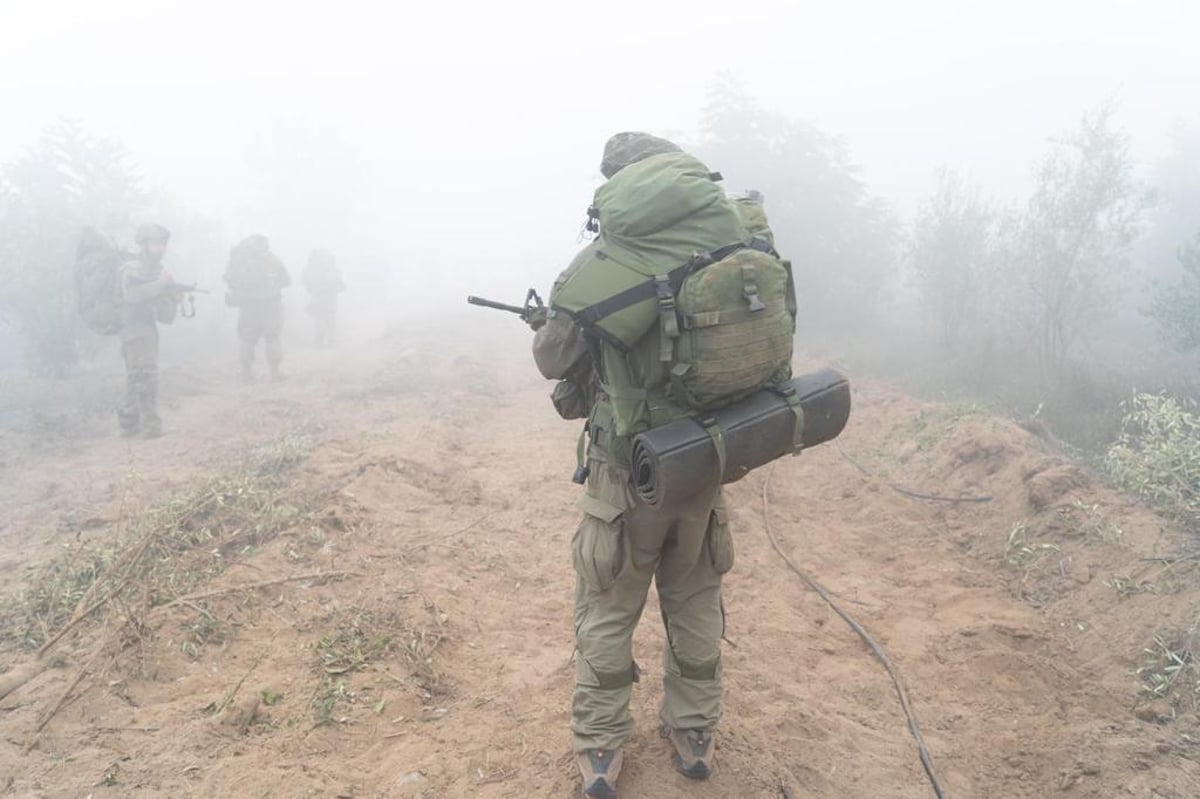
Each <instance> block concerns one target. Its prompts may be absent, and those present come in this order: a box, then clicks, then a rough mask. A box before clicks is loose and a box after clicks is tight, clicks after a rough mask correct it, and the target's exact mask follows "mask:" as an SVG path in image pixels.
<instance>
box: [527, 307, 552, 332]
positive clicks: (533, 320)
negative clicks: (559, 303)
mask: <svg viewBox="0 0 1200 799" xmlns="http://www.w3.org/2000/svg"><path fill="white" fill-rule="evenodd" d="M548 310H549V309H547V308H543V307H539V308H530V309H529V315H528V316H527V317H525V324H527V325H529V329H530V330H533V331H534V332H535V333H536V332H537V331H538V330H541V329H542V327H543V326H544V325H545V324H546V319H547V311H548Z"/></svg>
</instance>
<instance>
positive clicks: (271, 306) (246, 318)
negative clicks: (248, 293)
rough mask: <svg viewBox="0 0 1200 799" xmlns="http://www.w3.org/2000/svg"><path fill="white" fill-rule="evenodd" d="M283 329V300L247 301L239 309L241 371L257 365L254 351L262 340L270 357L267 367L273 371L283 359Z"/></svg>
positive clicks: (246, 370)
mask: <svg viewBox="0 0 1200 799" xmlns="http://www.w3.org/2000/svg"><path fill="white" fill-rule="evenodd" d="M282 330H283V303H282V302H281V301H279V300H248V301H246V302H244V303H243V304H242V305H241V306H240V307H239V308H238V339H239V340H240V341H241V351H240V356H241V362H242V371H243V372H248V371H250V369H251V368H252V367H253V366H254V350H255V349H256V348H257V347H258V342H259V339H261V340H262V342H263V349H264V350H265V354H266V356H267V366H268V367H269V368H270V370H271V373H272V374H274V373H275V372H276V371H277V370H278V369H279V364H280V363H281V362H282V361H283V345H282V344H281V343H280V340H279V334H280V332H281V331H282Z"/></svg>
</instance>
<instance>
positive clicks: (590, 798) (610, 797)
mask: <svg viewBox="0 0 1200 799" xmlns="http://www.w3.org/2000/svg"><path fill="white" fill-rule="evenodd" d="M583 795H584V798H585V799H617V789H616V787H615V786H612V785H609V784H608V782H606V781H605V780H596V781H595V782H593V783H592V784H591V785H589V786H587V787H586V788H584V789H583Z"/></svg>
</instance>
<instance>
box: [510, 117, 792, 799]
mask: <svg viewBox="0 0 1200 799" xmlns="http://www.w3.org/2000/svg"><path fill="white" fill-rule="evenodd" d="M601 172H602V173H603V175H604V177H605V178H607V179H608V180H607V182H606V183H605V184H604V185H603V186H601V187H600V188H599V189H598V190H597V191H596V194H595V199H594V203H593V206H592V208H591V209H589V223H588V228H589V230H591V231H592V232H594V233H596V234H597V236H596V238H595V240H594V241H593V242H592V243H591V244H589V245H588V246H587V247H585V248H584V250H583V251H582V252H580V253H579V255H578V256H576V258H575V260H574V261H573V262H572V263H571V265H570V266H569V267H568V268H567V270H566V271H564V272H563V273H562V274H561V275H560V276H559V278H558V280H557V281H556V282H555V285H554V289H553V291H552V293H551V295H550V302H549V308H548V309H547V310H540V309H539V311H540V312H537V313H533V314H531V316H530V319H529V320H528V321H529V322H530V324H531V326H532V327H533V328H534V329H535V330H536V331H537V335H536V338H535V342H534V348H533V349H534V358H535V360H536V362H537V365H538V368H539V369H540V371H541V372H542V374H543V375H545V376H546V377H547V378H550V379H555V380H559V381H560V382H559V384H558V385H557V387H556V388H555V391H554V395H553V398H554V403H555V407H556V409H557V410H558V411H559V413H560V415H562V416H563V417H564V418H585V419H586V420H587V421H586V427H585V428H584V438H581V441H580V447H579V451H580V463H579V469H578V471H577V473H576V480H577V482H586V493H585V495H584V496H583V497H582V498H581V499H580V501H579V506H580V509H581V510H582V511H583V518H582V521H581V522H580V524H579V527H578V529H577V530H576V532H575V534H574V537H573V539H572V542H571V549H572V558H573V561H574V566H575V571H576V590H575V629H576V649H577V661H576V687H575V697H574V701H573V706H572V711H571V730H572V733H573V748H574V750H575V752H576V755H577V762H578V765H579V769H580V772H581V775H582V777H583V794H584V796H586V797H592V798H593V799H610V798H611V797H615V796H616V795H617V788H616V781H617V776H618V774H619V772H620V769H621V764H622V759H623V755H622V746H623V745H624V744H625V742H626V740H627V739H628V737H629V735H630V733H631V731H632V729H633V719H632V717H631V715H630V711H629V702H630V696H631V692H632V686H633V683H634V682H635V681H637V679H638V674H639V671H638V667H637V665H636V664H635V663H634V661H633V654H632V641H633V632H634V628H635V627H636V626H637V622H638V620H639V618H640V616H641V613H642V609H643V607H644V605H645V602H646V595H647V592H648V590H649V587H650V582H651V580H654V581H655V582H656V585H657V589H658V595H659V601H660V604H661V608H662V616H663V622H664V625H665V627H666V633H667V647H666V651H665V653H664V654H665V657H664V664H663V698H662V704H661V711H660V721H661V723H662V733H663V735H664V737H666V738H667V739H668V740H669V741H670V743H671V745H672V747H673V758H674V764H675V766H676V768H677V769H678V770H679V771H680V772H681V773H682V774H684V776H686V777H689V778H693V779H705V778H707V777H708V776H709V774H710V773H711V770H712V767H713V753H714V746H715V743H714V730H715V728H716V726H717V722H718V719H719V717H720V703H721V652H720V641H721V636H722V634H723V632H724V612H723V606H722V600H721V579H722V575H723V574H725V573H726V572H727V571H728V570H729V569H730V568H731V567H732V565H733V541H732V537H731V535H730V530H729V526H728V518H727V514H726V509H725V503H724V499H723V495H722V492H721V489H720V488H719V487H714V488H711V489H706V490H703V491H700V492H699V493H697V494H695V495H693V496H690V497H688V498H687V499H686V500H682V501H680V502H677V503H675V504H674V505H671V506H669V507H659V508H655V507H650V506H649V505H647V504H645V503H644V502H643V501H642V500H641V499H640V498H639V496H638V494H637V493H636V492H635V491H634V488H633V486H632V485H631V479H630V478H631V474H630V470H631V453H632V445H633V439H634V437H635V436H636V435H638V434H639V433H643V432H645V431H648V430H651V429H655V428H658V427H660V426H662V425H665V424H667V423H670V422H673V421H676V420H678V419H682V418H687V417H692V418H698V419H707V418H708V417H707V416H706V413H707V412H710V411H713V410H717V409H720V408H723V407H727V406H729V405H731V404H733V403H736V402H738V401H739V400H741V399H743V398H745V397H747V396H749V395H751V394H753V393H755V392H758V391H760V390H762V389H763V388H769V387H777V386H783V385H784V384H785V383H787V381H788V380H789V379H790V378H791V360H792V340H793V335H794V330H795V297H794V290H793V286H792V280H791V274H790V267H789V266H788V265H787V263H786V262H785V261H783V260H781V259H780V258H779V256H778V254H777V253H776V252H775V250H774V247H773V245H772V243H771V241H770V238H769V228H768V227H767V226H766V219H765V215H762V210H761V205H760V204H757V203H756V202H755V200H756V199H757V198H754V197H750V198H748V199H747V200H743V201H741V202H735V201H733V200H731V199H729V198H728V197H726V195H725V193H724V192H723V191H722V190H721V189H720V187H719V186H718V185H717V182H716V181H717V180H719V179H720V176H719V175H716V174H715V173H710V172H709V170H708V168H707V167H706V166H705V165H704V164H702V163H701V162H700V161H699V160H697V159H695V158H693V157H692V156H690V155H688V154H686V153H684V152H682V151H681V150H680V149H679V147H677V146H676V145H674V144H673V143H671V142H669V141H666V140H664V139H659V138H656V137H654V136H650V135H648V134H644V133H621V134H617V135H616V136H614V137H612V138H611V139H610V140H609V141H608V143H607V145H606V147H605V150H604V157H603V161H602V163H601ZM764 234H765V235H764ZM798 413H799V411H798ZM706 429H708V431H709V434H710V435H711V436H712V437H713V441H714V444H715V446H716V448H717V450H718V451H719V452H724V448H723V447H724V444H723V439H722V435H723V433H722V431H721V430H720V428H719V425H716V424H715V423H714V424H712V425H711V426H709V425H708V424H707V423H706Z"/></svg>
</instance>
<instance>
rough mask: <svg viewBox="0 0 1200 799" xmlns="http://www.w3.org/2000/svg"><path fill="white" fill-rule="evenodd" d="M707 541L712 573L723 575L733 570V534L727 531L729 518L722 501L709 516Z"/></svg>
mask: <svg viewBox="0 0 1200 799" xmlns="http://www.w3.org/2000/svg"><path fill="white" fill-rule="evenodd" d="M707 539H708V540H707V544H708V556H709V557H710V558H711V559H712V565H713V571H715V572H716V573H717V574H725V573H726V572H728V571H729V570H730V569H732V568H733V534H732V533H731V532H730V530H729V516H728V511H726V510H725V503H724V501H723V500H721V501H718V503H717V504H716V505H715V506H714V507H713V509H712V514H711V515H710V516H709V519H708V534H707Z"/></svg>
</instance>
